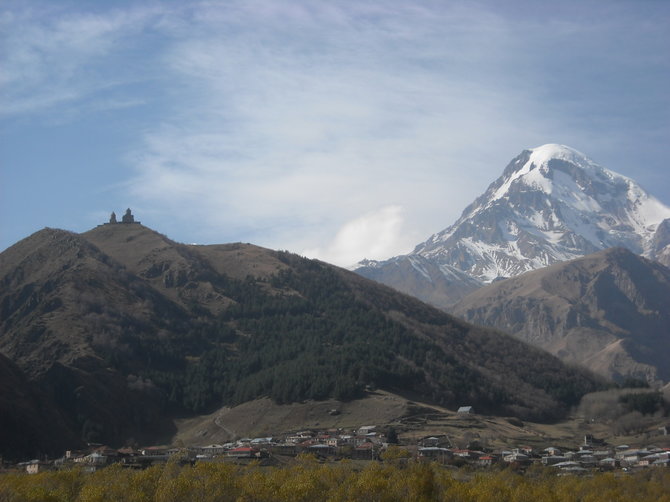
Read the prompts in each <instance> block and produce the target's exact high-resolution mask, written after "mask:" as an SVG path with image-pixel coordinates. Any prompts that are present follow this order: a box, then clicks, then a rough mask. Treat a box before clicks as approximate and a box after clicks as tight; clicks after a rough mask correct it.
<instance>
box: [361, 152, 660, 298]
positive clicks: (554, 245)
mask: <svg viewBox="0 0 670 502" xmlns="http://www.w3.org/2000/svg"><path fill="white" fill-rule="evenodd" d="M669 229H670V208H669V207H667V206H665V205H664V204H662V203H661V202H660V201H658V200H657V199H656V198H655V197H653V196H651V195H649V194H648V193H647V192H645V191H644V190H643V189H642V188H640V187H639V185H637V184H636V183H635V182H634V181H633V180H632V179H630V178H627V177H625V176H622V175H620V174H617V173H614V172H613V171H609V170H607V169H605V168H603V167H601V166H599V165H598V164H596V163H595V162H593V161H592V160H590V159H588V158H587V157H586V156H584V155H583V154H581V153H580V152H577V151H576V150H574V149H572V148H569V147H566V146H563V145H556V144H548V145H543V146H541V147H537V148H534V149H530V150H524V151H523V152H522V153H521V154H519V155H518V156H517V157H515V158H514V159H512V161H511V162H510V163H509V164H508V165H507V167H506V168H505V170H504V171H503V174H502V175H501V176H500V177H499V178H498V179H497V180H495V181H494V182H493V183H491V184H490V185H489V187H488V188H487V190H486V191H485V192H484V193H483V194H482V195H480V196H479V197H477V198H476V199H475V201H474V202H473V203H471V204H470V205H469V206H468V207H466V208H465V210H464V211H463V213H462V215H461V216H460V218H459V219H458V220H457V221H456V222H455V223H454V224H453V225H451V226H449V227H447V228H446V229H444V230H443V231H441V232H438V233H436V234H433V235H432V236H431V237H429V238H428V239H427V240H426V241H424V242H423V243H420V244H418V245H417V246H416V247H415V249H414V250H413V251H412V252H411V253H410V254H408V255H403V256H398V257H394V258H391V259H389V260H385V261H381V262H374V261H367V262H363V263H362V264H361V265H362V266H361V267H359V268H358V269H356V271H357V272H358V273H360V274H361V275H363V276H366V277H370V278H374V279H375V280H379V281H381V282H384V283H386V284H388V285H390V286H392V287H395V288H396V289H398V290H400V291H405V292H409V291H408V288H407V287H406V286H405V284H404V283H405V282H408V283H410V284H413V286H412V293H413V294H417V296H418V297H419V298H421V299H423V300H425V301H429V302H431V303H432V304H434V305H436V306H438V307H440V308H443V309H448V308H449V306H450V305H453V304H454V303H456V302H457V301H458V300H460V299H461V298H462V297H463V296H465V295H466V294H468V293H469V292H471V291H473V290H474V289H476V283H471V284H469V285H467V286H463V287H462V291H459V290H458V289H456V290H455V291H449V289H448V288H440V291H439V294H438V293H437V292H436V291H435V284H436V283H438V282H443V279H442V278H441V277H440V274H442V275H444V276H454V275H459V274H461V275H462V274H466V275H467V276H469V278H470V280H471V281H479V283H480V284H479V285H483V284H487V283H490V282H492V281H494V280H498V279H500V278H505V277H512V276H515V275H518V274H521V273H523V272H528V271H530V270H535V269H538V268H541V267H545V266H547V265H551V264H552V263H556V262H559V261H565V260H569V259H573V258H577V257H579V256H584V255H587V254H590V253H593V252H597V251H599V250H602V249H606V248H609V247H615V246H623V247H626V248H629V249H631V250H632V251H634V252H636V253H638V254H644V255H646V256H648V257H650V258H657V259H659V260H660V261H664V260H666V259H668V258H669V257H670V230H669ZM418 257H421V258H422V259H423V262H421V261H417V258H418ZM412 260H414V261H413V262H412ZM402 262H411V263H410V264H411V266H412V268H414V269H415V270H418V272H419V274H420V275H422V276H423V277H424V280H422V281H421V279H420V278H419V276H418V275H416V274H413V273H411V271H410V267H409V266H407V265H401V263H402ZM424 263H430V264H431V265H432V267H428V266H426V265H424ZM399 268H402V269H405V270H406V271H407V272H408V273H405V274H402V275H401V274H399V273H398V269H399ZM417 279H418V280H419V282H422V284H414V283H415V282H417ZM422 288H424V289H425V290H426V292H425V293H424V292H423V291H421V289H422Z"/></svg>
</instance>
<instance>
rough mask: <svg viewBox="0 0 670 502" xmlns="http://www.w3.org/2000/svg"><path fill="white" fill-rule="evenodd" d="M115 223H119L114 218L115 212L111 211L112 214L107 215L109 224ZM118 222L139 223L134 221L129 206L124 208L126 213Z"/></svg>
mask: <svg viewBox="0 0 670 502" xmlns="http://www.w3.org/2000/svg"><path fill="white" fill-rule="evenodd" d="M115 223H119V221H117V219H116V213H115V212H114V211H112V215H111V216H110V217H109V224H110V225H111V224H115ZM120 223H122V224H123V223H139V221H135V217H134V216H133V213H132V212H131V211H130V208H128V209H126V214H124V215H123V216H122V217H121V222H120Z"/></svg>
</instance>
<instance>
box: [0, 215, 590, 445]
mask: <svg viewBox="0 0 670 502" xmlns="http://www.w3.org/2000/svg"><path fill="white" fill-rule="evenodd" d="M0 281H1V282H2V284H3V289H2V291H1V292H0V308H1V312H2V318H1V319H0V352H2V353H3V354H5V355H6V356H7V357H9V358H10V359H11V360H12V361H13V362H14V363H16V364H17V366H18V367H19V368H20V369H21V370H22V371H23V372H24V373H25V374H26V375H28V376H29V378H30V380H31V382H32V383H34V384H35V385H36V386H38V387H39V388H40V389H41V391H42V392H44V393H45V395H47V396H49V399H51V400H52V401H53V402H54V404H55V406H56V407H57V408H58V409H59V410H60V411H61V412H62V413H63V415H64V416H65V417H66V418H67V420H68V421H69V423H71V424H73V425H72V430H73V433H74V434H76V435H77V436H78V437H81V438H83V439H85V440H90V441H98V442H106V443H111V444H120V443H123V442H127V441H131V440H135V441H140V442H150V441H152V438H157V437H159V436H160V437H164V435H165V434H169V433H170V432H171V430H173V425H172V424H173V420H174V419H175V418H176V417H179V416H185V415H189V414H196V415H198V414H203V413H205V414H207V413H209V412H211V410H213V409H216V408H219V407H220V406H222V405H228V406H230V405H236V404H242V403H244V402H247V401H251V400H256V399H258V398H263V397H270V398H271V399H273V400H274V401H276V402H278V403H286V404H290V403H294V402H300V401H303V400H308V399H312V400H327V399H329V398H333V397H336V398H338V399H340V400H343V401H347V400H351V399H353V398H356V397H360V396H361V395H362V394H363V393H364V391H365V389H366V388H367V389H369V388H378V389H382V390H393V391H396V392H399V393H404V394H407V395H412V396H416V397H417V398H420V399H422V400H424V401H429V402H434V403H436V404H441V405H450V406H459V405H461V404H463V403H467V404H472V405H475V406H476V407H478V408H479V409H481V410H483V411H486V412H490V413H501V414H505V415H518V416H521V417H524V418H529V417H534V418H537V419H544V420H547V419H550V418H555V417H558V416H561V415H562V414H564V413H565V412H566V411H567V409H568V407H569V406H571V405H572V404H574V403H575V402H576V401H577V400H578V399H579V397H580V396H581V395H582V394H583V393H584V392H588V391H590V390H593V389H595V388H598V387H599V385H600V383H598V382H597V381H596V380H594V379H593V377H592V376H590V375H588V374H586V373H585V372H575V371H574V370H573V369H569V368H566V367H564V366H563V365H562V364H561V363H560V362H559V361H558V360H557V359H555V358H554V357H552V356H549V355H548V354H546V353H544V352H542V351H539V350H537V349H532V348H530V347H528V346H527V345H525V344H523V343H521V342H518V341H516V340H514V339H512V338H510V337H508V336H506V335H502V334H500V333H496V332H493V331H490V330H486V329H481V328H474V327H472V326H471V325H468V324H466V323H464V322H462V321H459V320H457V319H455V318H453V317H451V316H449V315H448V314H445V313H444V312H441V311H439V310H437V309H435V308H433V307H430V306H428V305H426V304H424V303H421V302H420V301H418V300H416V299H414V298H411V297H408V296H405V295H402V294H400V293H397V292H396V291H394V290H392V289H390V288H388V287H385V286H381V285H379V284H377V283H374V282H372V281H369V280H367V279H364V278H362V277H360V276H358V275H356V274H353V273H350V272H347V271H345V270H342V269H339V268H337V267H333V266H331V265H327V264H324V263H321V262H317V261H313V260H307V259H304V258H301V257H298V256H296V255H292V254H290V253H282V252H276V251H272V250H268V249H263V248H259V247H256V246H252V245H243V244H229V245H214V246H194V245H184V244H179V243H175V242H173V241H171V240H170V239H168V238H166V237H165V236H163V235H161V234H159V233H157V232H155V231H153V230H151V229H149V228H146V227H144V226H142V225H140V224H136V223H132V224H110V225H102V226H99V227H96V228H94V229H92V230H91V231H89V232H86V233H84V234H80V235H79V234H74V233H71V232H66V231H62V230H53V229H45V230H42V231H40V232H37V233H35V234H33V235H32V236H30V237H28V238H27V239H24V240H23V241H21V242H19V243H17V244H16V245H15V246H12V247H11V248H9V249H8V250H6V251H4V252H3V253H2V254H0Z"/></svg>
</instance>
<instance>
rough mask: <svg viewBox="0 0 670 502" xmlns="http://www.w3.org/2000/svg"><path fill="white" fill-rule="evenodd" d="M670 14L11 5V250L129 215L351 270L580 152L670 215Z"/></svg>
mask: <svg viewBox="0 0 670 502" xmlns="http://www.w3.org/2000/svg"><path fill="white" fill-rule="evenodd" d="M668 27H670V2H667V1H663V0H658V1H653V0H630V1H620V0H579V1H571V0H566V1H561V2H544V1H514V0H510V1H505V2H499V1H496V0H491V1H476V0H475V1H458V0H453V1H450V0H443V1H421V0H417V1H412V2H409V1H404V0H403V1H398V0H354V1H348V0H341V1H335V0H331V1H320V0H244V1H241V0H240V1H236V0H221V1H213V0H203V1H151V0H138V1H127V2H124V1H114V2H106V1H101V0H100V1H93V0H89V1H84V0H82V1H68V0H59V1H53V0H44V1H34V0H3V1H2V2H0V250H2V249H5V248H7V247H9V246H11V245H12V244H14V243H15V242H17V241H19V240H20V239H22V238H25V237H27V236H29V235H30V234H32V233H33V232H36V231H38V230H40V229H41V228H44V227H52V228H63V229H66V230H71V231H74V232H84V231H86V230H88V229H90V228H93V227H94V226H96V225H98V224H101V223H103V222H106V221H108V219H109V216H110V213H111V212H112V211H115V212H116V214H117V215H118V216H120V215H121V214H123V212H124V211H125V209H126V208H128V207H130V208H132V210H133V213H134V214H135V216H136V219H137V220H140V221H141V222H142V223H143V224H145V225H146V226H149V227H150V228H153V229H154V230H157V231H159V232H161V233H163V234H166V235H167V236H168V237H170V238H172V239H173V240H176V241H179V242H185V243H197V244H220V243H227V242H250V243H253V244H257V245H261V246H265V247H269V248H273V249H282V250H289V251H293V252H296V253H299V254H301V255H305V256H308V257H312V258H319V259H322V260H324V261H328V262H331V263H335V264H337V265H341V266H350V265H352V264H354V263H356V262H357V261H359V260H361V259H363V258H368V259H384V258H389V257H391V256H394V255H398V254H403V253H407V252H410V251H411V250H412V249H413V248H414V246H415V245H416V244H418V243H419V242H422V241H423V240H425V239H426V238H428V237H429V236H430V235H431V234H433V233H436V232H439V231H440V230H442V229H444V228H446V227H448V226H449V225H451V224H452V223H453V222H454V221H455V220H456V219H457V218H458V216H460V214H461V212H462V211H463V209H464V208H465V207H466V206H467V205H468V204H469V203H470V202H472V201H473V200H474V199H475V198H476V197H477V196H478V195H480V194H481V193H483V192H484V191H485V190H486V188H487V187H488V185H489V184H490V183H491V182H493V181H494V180H495V179H496V178H497V177H499V176H500V175H501V174H502V171H503V170H504V168H505V166H506V165H507V164H508V162H509V161H510V160H511V159H512V158H513V157H515V156H516V155H518V154H519V153H520V152H521V151H522V150H524V149H527V148H533V147H536V146H540V145H542V144H545V143H560V144H565V145H569V146H571V147H573V148H575V149H577V150H579V151H581V152H583V153H585V154H586V155H587V156H589V157H590V158H591V159H593V160H594V161H595V162H597V163H599V164H601V165H602V166H604V167H606V168H608V169H611V170H613V171H616V172H618V173H621V174H623V175H626V176H629V177H631V178H633V179H635V180H636V181H638V182H639V183H640V184H641V185H642V186H643V187H644V188H645V189H647V190H648V191H649V192H650V193H651V194H653V195H654V196H656V197H657V198H658V199H660V200H661V201H662V202H664V203H665V204H670V176H668V160H667V159H668V157H669V155H668V153H669V151H668V150H669V146H668V145H669V144H670V92H668V89H670V29H669V28H668Z"/></svg>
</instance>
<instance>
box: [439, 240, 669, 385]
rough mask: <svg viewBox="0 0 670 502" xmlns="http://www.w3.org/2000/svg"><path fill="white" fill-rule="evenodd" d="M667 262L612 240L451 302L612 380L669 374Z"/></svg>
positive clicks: (473, 317)
mask: <svg viewBox="0 0 670 502" xmlns="http://www.w3.org/2000/svg"><path fill="white" fill-rule="evenodd" d="M669 307H670V269H668V268H667V267H665V266H663V265H661V264H659V263H656V262H652V261H650V260H647V259H644V258H642V257H640V256H637V255H635V254H634V253H632V252H630V251H628V250H626V249H623V248H613V249H609V250H606V251H601V252H598V253H595V254H592V255H589V256H586V257H582V258H578V259H575V260H572V261H568V262H563V263H558V264H555V265H552V266H550V267H547V268H544V269H541V270H536V271H533V272H528V273H526V274H522V275H519V276H517V277H514V278H510V279H506V280H504V281H500V282H496V283H493V284H490V285H488V286H485V287H483V288H481V289H479V290H478V291H476V292H474V293H472V294H470V295H469V296H467V297H465V298H464V299H463V300H462V301H461V302H459V303H458V304H457V305H456V306H454V307H453V309H452V310H453V312H454V313H455V314H456V315H459V316H461V317H463V318H464V319H467V320H468V321H470V322H474V323H476V324H479V325H483V326H489V327H495V328H498V329H500V330H503V331H505V332H507V333H511V334H513V335H514V336H515V337H517V338H519V339H521V340H524V341H526V342H528V343H531V344H533V345H535V346H537V347H541V348H543V349H545V350H548V351H549V352H551V353H553V354H555V355H557V356H558V357H560V358H561V359H563V360H564V361H566V362H571V363H579V364H580V365H583V366H586V367H588V368H591V369H592V370H594V371H597V372H598V373H600V374H602V375H604V376H606V377H609V378H614V379H618V380H623V379H624V378H626V377H633V378H638V379H642V380H646V381H649V382H655V381H659V380H660V381H664V382H667V381H668V380H670V367H668V364H667V361H668V359H669V358H670V308H669Z"/></svg>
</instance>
